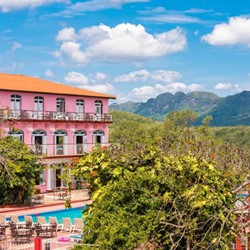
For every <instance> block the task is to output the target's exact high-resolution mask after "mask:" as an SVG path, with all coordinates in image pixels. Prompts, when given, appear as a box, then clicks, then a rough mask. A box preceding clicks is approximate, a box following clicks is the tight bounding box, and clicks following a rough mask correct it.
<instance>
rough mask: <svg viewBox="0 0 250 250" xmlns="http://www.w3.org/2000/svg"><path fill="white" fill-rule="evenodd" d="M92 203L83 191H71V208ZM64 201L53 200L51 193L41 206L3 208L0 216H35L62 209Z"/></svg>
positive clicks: (45, 197)
mask: <svg viewBox="0 0 250 250" xmlns="http://www.w3.org/2000/svg"><path fill="white" fill-rule="evenodd" d="M91 202H92V201H91V200H90V199H89V196H88V194H87V193H86V191H85V190H72V192H71V206H72V208H74V207H79V206H84V205H86V204H90V203H91ZM64 203H65V200H59V199H58V198H55V197H54V196H53V194H52V193H46V194H44V202H43V204H34V205H31V206H22V207H4V208H0V214H3V213H4V214H5V215H6V216H9V215H11V214H15V215H26V214H36V213H41V212H48V211H53V210H59V209H64V208H65V206H64Z"/></svg>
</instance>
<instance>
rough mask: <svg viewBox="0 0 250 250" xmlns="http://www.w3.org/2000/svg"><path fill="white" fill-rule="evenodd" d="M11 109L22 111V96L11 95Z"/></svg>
mask: <svg viewBox="0 0 250 250" xmlns="http://www.w3.org/2000/svg"><path fill="white" fill-rule="evenodd" d="M11 109H12V110H20V109H21V96H20V95H11Z"/></svg>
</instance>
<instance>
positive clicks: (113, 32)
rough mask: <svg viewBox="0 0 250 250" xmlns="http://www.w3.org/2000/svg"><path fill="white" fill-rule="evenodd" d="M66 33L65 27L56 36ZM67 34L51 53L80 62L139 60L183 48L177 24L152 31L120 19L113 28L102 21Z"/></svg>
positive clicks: (183, 36) (183, 40) (182, 39)
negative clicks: (58, 47)
mask: <svg viewBox="0 0 250 250" xmlns="http://www.w3.org/2000/svg"><path fill="white" fill-rule="evenodd" d="M65 33H66V31H65V29H64V31H63V30H61V31H59V33H58V35H57V39H59V38H60V39H63V38H65V37H67V39H68V38H69V37H70V36H66V35H65V36H63V35H62V34H65ZM70 34H71V37H72V38H71V40H69V41H66V42H63V43H62V45H61V47H60V49H59V50H57V51H56V52H55V53H54V55H55V56H57V57H59V58H63V57H64V56H66V57H67V58H69V59H71V61H72V62H76V63H82V64H86V63H87V62H88V61H89V60H90V59H96V60H102V61H109V62H121V61H130V60H132V61H140V60H144V59H148V58H153V57H160V56H164V55H167V54H169V53H175V52H178V51H182V50H184V49H185V48H186V35H185V33H184V31H183V30H182V29H180V28H176V29H173V30H170V31H167V32H163V33H159V34H155V35H151V34H149V33H147V32H146V30H145V28H144V27H143V26H142V25H133V24H130V23H122V24H119V25H117V26H115V27H114V28H112V27H109V26H106V25H103V24H101V25H99V26H92V27H89V28H84V29H82V30H80V32H79V33H78V34H77V33H75V32H72V30H71V32H70ZM86 43H87V44H86ZM84 46H85V47H84Z"/></svg>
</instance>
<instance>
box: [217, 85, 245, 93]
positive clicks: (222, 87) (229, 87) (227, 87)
mask: <svg viewBox="0 0 250 250" xmlns="http://www.w3.org/2000/svg"><path fill="white" fill-rule="evenodd" d="M214 88H215V89H217V90H222V91H223V90H230V91H231V92H240V91H242V90H243V89H242V88H241V87H240V85H238V84H231V83H218V84H216V85H215V86H214Z"/></svg>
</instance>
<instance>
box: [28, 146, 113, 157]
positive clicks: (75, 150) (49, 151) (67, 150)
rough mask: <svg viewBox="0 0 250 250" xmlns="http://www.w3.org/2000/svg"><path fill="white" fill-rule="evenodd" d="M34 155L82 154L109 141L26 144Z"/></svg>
mask: <svg viewBox="0 0 250 250" xmlns="http://www.w3.org/2000/svg"><path fill="white" fill-rule="evenodd" d="M27 146H28V147H29V148H31V149H32V150H33V151H34V152H35V154H36V155H41V156H45V157H46V156H47V157H50V156H67V155H82V154H85V153H89V152H91V151H92V150H93V149H95V148H97V147H108V146H110V144H109V143H102V144H93V143H85V144H43V145H27Z"/></svg>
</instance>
